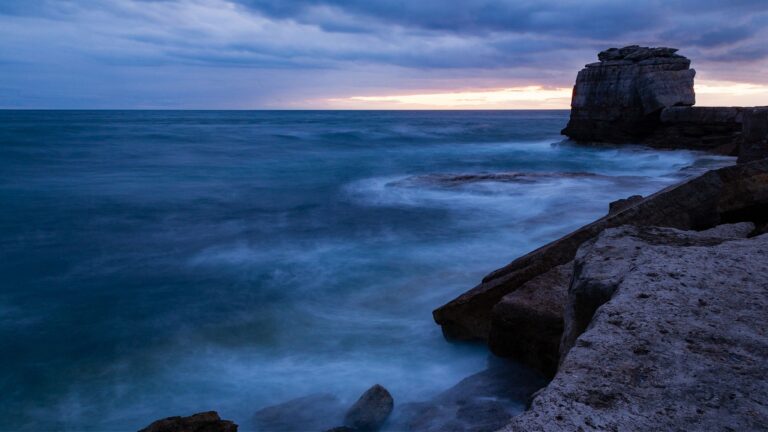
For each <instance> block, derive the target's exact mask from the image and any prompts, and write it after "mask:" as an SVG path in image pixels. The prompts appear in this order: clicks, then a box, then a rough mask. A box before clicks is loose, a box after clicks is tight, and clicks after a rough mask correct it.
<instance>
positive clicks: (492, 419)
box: [456, 400, 512, 432]
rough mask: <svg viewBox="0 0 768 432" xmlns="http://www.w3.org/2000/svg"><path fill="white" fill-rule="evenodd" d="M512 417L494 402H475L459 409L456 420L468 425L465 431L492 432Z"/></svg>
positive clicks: (502, 406) (500, 405) (498, 403)
mask: <svg viewBox="0 0 768 432" xmlns="http://www.w3.org/2000/svg"><path fill="white" fill-rule="evenodd" d="M511 418H512V415H511V414H509V412H507V410H505V409H504V405H502V404H501V402H498V401H495V400H477V401H472V402H470V403H467V404H465V405H462V406H460V407H459V409H458V410H457V411H456V419H457V420H459V421H461V422H464V423H465V424H468V425H470V426H469V427H467V428H466V429H465V430H467V431H472V432H475V431H476V432H493V431H496V430H498V429H500V428H502V427H504V425H506V424H507V423H508V422H509V420H510V419H511Z"/></svg>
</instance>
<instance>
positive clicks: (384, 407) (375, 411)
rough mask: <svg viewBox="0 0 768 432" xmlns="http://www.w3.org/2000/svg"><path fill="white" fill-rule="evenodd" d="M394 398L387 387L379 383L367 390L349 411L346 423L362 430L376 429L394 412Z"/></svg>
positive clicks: (345, 418) (345, 419)
mask: <svg viewBox="0 0 768 432" xmlns="http://www.w3.org/2000/svg"><path fill="white" fill-rule="evenodd" d="M394 404H395V402H394V400H393V399H392V395H391V394H389V392H388V391H387V389H385V388H384V387H382V386H380V385H379V384H376V385H374V386H373V387H371V388H369V389H368V390H366V392H365V393H363V395H362V396H360V399H358V400H357V402H355V404H354V405H352V407H351V408H350V409H349V411H347V414H346V416H345V417H344V423H345V424H346V425H347V426H351V427H352V428H354V429H358V430H361V431H375V430H378V429H379V428H381V426H383V425H384V422H386V421H387V418H388V417H389V415H390V414H392V409H393V408H394Z"/></svg>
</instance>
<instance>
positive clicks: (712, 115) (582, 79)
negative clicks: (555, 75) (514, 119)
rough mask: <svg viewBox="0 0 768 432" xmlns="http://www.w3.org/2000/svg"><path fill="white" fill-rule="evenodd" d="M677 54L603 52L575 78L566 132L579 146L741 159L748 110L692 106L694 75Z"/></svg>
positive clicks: (670, 50) (672, 51) (642, 50)
mask: <svg viewBox="0 0 768 432" xmlns="http://www.w3.org/2000/svg"><path fill="white" fill-rule="evenodd" d="M676 52H677V50H676V49H674V48H648V47H640V46H637V45H632V46H628V47H624V48H621V49H616V48H611V49H609V50H606V51H603V52H601V53H599V54H598V59H599V60H600V61H599V62H597V63H591V64H588V65H586V67H585V68H584V69H582V70H581V71H580V72H579V73H578V75H577V77H576V85H575V86H574V88H573V98H572V100H571V118H570V121H569V122H568V125H567V126H566V127H565V129H563V131H562V133H563V134H564V135H567V136H568V137H570V138H571V139H573V140H576V141H581V142H604V143H635V144H646V145H650V146H653V147H660V148H688V149H695V150H705V151H710V152H714V153H718V154H727V155H733V156H736V155H738V154H739V153H740V150H739V146H740V145H741V142H742V116H743V113H744V111H745V110H748V109H747V108H740V107H693V106H692V105H694V103H695V99H696V98H695V94H694V89H693V79H694V76H695V74H696V72H695V70H693V69H691V68H690V60H689V59H687V58H685V57H683V56H681V55H678V54H677V53H676ZM756 159H757V158H756V157H751V158H748V159H745V160H756Z"/></svg>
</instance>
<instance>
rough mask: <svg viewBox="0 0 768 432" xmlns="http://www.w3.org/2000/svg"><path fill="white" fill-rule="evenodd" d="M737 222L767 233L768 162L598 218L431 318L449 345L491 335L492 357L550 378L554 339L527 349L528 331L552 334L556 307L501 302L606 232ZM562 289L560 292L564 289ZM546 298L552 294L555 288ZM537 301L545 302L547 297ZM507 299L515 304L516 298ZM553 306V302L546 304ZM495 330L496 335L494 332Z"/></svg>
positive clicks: (729, 170) (705, 178) (725, 171)
mask: <svg viewBox="0 0 768 432" xmlns="http://www.w3.org/2000/svg"><path fill="white" fill-rule="evenodd" d="M739 221H752V222H754V223H755V224H756V225H757V226H764V225H765V224H766V221H768V160H765V159H763V160H760V161H755V162H751V163H745V164H739V165H735V166H730V167H726V168H721V169H718V170H713V171H709V172H707V173H706V174H704V175H702V176H700V177H697V178H694V179H691V180H688V181H686V182H684V183H681V184H678V185H675V186H671V187H669V188H666V189H664V190H662V191H660V192H657V193H655V194H653V195H650V196H648V197H646V198H643V199H641V200H639V201H635V202H634V203H631V204H630V205H629V206H627V207H626V208H623V209H622V210H619V211H617V212H615V213H612V214H609V215H607V216H605V217H603V218H601V219H598V220H597V221H595V222H592V223H590V224H588V225H586V226H584V227H582V228H580V229H578V230H576V231H574V232H572V233H570V234H568V235H566V236H565V237H562V238H561V239H559V240H556V241H554V242H552V243H549V244H547V245H545V246H543V247H541V248H539V249H537V250H535V251H533V252H530V253H528V254H527V255H524V256H522V257H520V258H518V259H516V260H514V261H513V262H511V263H510V264H508V265H507V266H505V267H503V268H501V269H499V270H496V271H494V272H492V273H491V274H489V275H488V276H486V277H485V278H484V279H483V281H482V282H481V283H480V284H479V285H478V286H476V287H475V288H473V289H471V290H470V291H468V292H466V293H464V294H462V295H461V296H459V297H458V298H456V299H454V300H453V301H451V302H449V303H448V304H446V305H443V306H442V307H440V308H438V309H437V310H435V311H434V312H433V315H434V318H435V320H436V321H437V323H438V324H440V325H441V326H442V328H443V333H444V334H445V336H446V337H448V338H452V339H462V340H472V339H475V340H484V341H488V340H489V335H490V334H495V335H496V336H494V339H493V344H492V345H493V347H494V351H496V352H497V353H500V354H507V355H511V356H514V357H516V358H518V359H520V360H522V361H525V362H527V363H528V364H530V365H532V366H534V367H537V368H539V369H540V370H542V371H544V372H551V364H552V360H551V357H552V356H555V357H557V355H558V354H557V353H556V352H553V351H552V346H553V344H552V337H541V338H539V339H538V342H535V343H533V344H530V341H533V340H534V339H532V338H531V337H530V331H529V329H530V328H535V326H540V328H547V329H554V328H555V327H552V326H551V325H550V324H549V322H552V320H553V319H554V318H553V317H555V316H557V315H558V314H559V313H562V312H560V311H559V310H557V308H555V307H552V309H550V310H549V311H547V313H543V312H539V311H536V310H535V309H534V308H531V309H530V310H523V311H522V312H521V308H522V305H523V304H524V303H525V302H526V301H528V300H524V299H518V300H515V302H516V304H515V302H513V303H512V305H513V306H514V307H511V306H510V305H509V304H505V305H501V306H499V308H498V309H495V310H494V307H495V306H496V305H497V304H499V302H500V301H501V300H502V299H503V298H504V297H505V296H507V295H508V294H510V293H513V292H515V291H516V290H518V289H519V288H521V287H522V286H523V285H524V284H526V283H527V282H529V281H532V280H534V279H535V278H536V277H537V276H540V275H543V274H545V273H547V272H549V271H550V270H552V269H553V268H555V267H557V266H561V265H564V264H567V263H568V262H570V261H572V260H573V259H574V258H575V256H576V251H577V250H578V248H579V247H580V246H581V245H582V244H583V243H584V242H586V241H588V240H590V239H593V238H594V237H596V236H597V235H598V234H600V233H601V232H602V231H603V230H605V229H606V228H612V227H618V226H621V225H627V224H629V225H637V226H665V227H673V228H679V229H693V230H703V229H707V228H711V227H713V226H715V225H718V224H721V223H729V222H739ZM560 290H561V292H562V287H561V288H560ZM551 291H552V293H557V289H555V288H552V290H551ZM523 292H525V291H523ZM540 294H541V295H543V294H544V292H542V293H540ZM508 300H510V301H512V300H514V296H513V297H511V298H509V299H508ZM529 303H530V304H538V305H546V304H547V302H546V301H540V300H536V301H534V300H530V301H529ZM556 303H557V302H556V301H554V300H553V301H550V302H549V304H556ZM505 310H506V311H509V312H511V311H516V312H515V314H517V313H522V314H524V315H526V316H529V317H535V316H541V317H546V318H542V321H541V322H539V323H529V324H526V326H521V325H510V323H514V322H516V321H519V320H520V318H519V317H515V316H513V315H509V314H508V315H509V316H504V314H503V312H504V311H505ZM494 323H495V324H496V325H497V326H498V328H496V329H494V328H493V324H494ZM501 335H504V336H501ZM515 345H517V347H515ZM528 351H533V352H537V351H538V352H540V353H542V354H536V355H531V354H530V353H529V354H525V355H523V354H521V353H523V352H528ZM515 353H517V354H515ZM543 353H547V354H543ZM537 358H539V359H541V361H540V362H538V363H536V361H535V359H537Z"/></svg>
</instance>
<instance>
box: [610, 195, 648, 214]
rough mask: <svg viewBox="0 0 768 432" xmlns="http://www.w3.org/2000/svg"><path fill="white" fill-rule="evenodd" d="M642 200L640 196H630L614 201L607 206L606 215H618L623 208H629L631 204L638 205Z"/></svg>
mask: <svg viewBox="0 0 768 432" xmlns="http://www.w3.org/2000/svg"><path fill="white" fill-rule="evenodd" d="M642 200H643V196H642V195H632V196H630V197H627V198H623V199H620V200H616V201H614V202H612V203H610V204H608V214H613V213H618V212H620V211H622V210H624V209H625V208H628V207H631V206H632V205H633V204H635V203H638V202H640V201H642Z"/></svg>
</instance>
